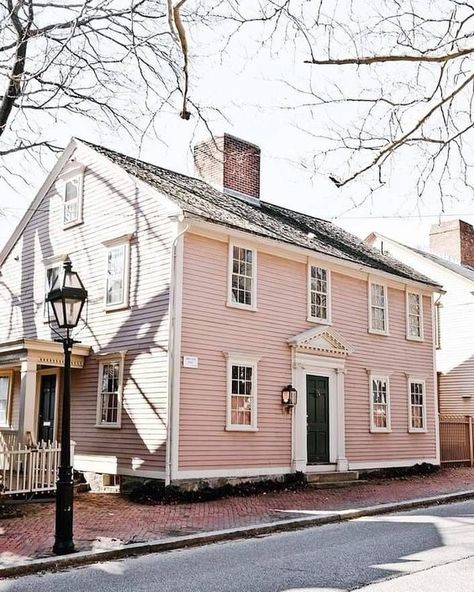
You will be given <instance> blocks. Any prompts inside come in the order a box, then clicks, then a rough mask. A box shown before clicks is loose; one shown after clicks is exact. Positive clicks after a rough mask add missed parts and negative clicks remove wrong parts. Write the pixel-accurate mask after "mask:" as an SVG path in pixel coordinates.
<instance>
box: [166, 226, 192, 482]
mask: <svg viewBox="0 0 474 592" xmlns="http://www.w3.org/2000/svg"><path fill="white" fill-rule="evenodd" d="M172 219H175V220H176V223H177V228H178V229H179V227H180V226H181V223H182V222H183V220H184V216H183V215H182V214H178V215H175V216H170V220H172ZM188 229H189V226H188V225H186V226H185V227H184V228H183V229H182V230H181V231H180V232H178V233H177V235H176V236H175V238H174V239H173V242H172V243H171V269H170V304H169V315H170V319H169V327H170V329H169V331H170V333H169V338H168V422H167V426H166V468H165V485H169V484H170V482H171V471H172V460H173V459H172V454H171V443H172V441H173V438H174V437H176V434H174V433H173V418H174V415H175V412H176V410H174V409H173V407H174V405H175V399H176V397H175V391H176V384H175V376H174V373H175V370H176V363H175V354H176V351H175V349H176V343H177V340H176V290H177V286H176V260H177V246H178V241H179V240H180V239H181V237H182V236H183V235H184V233H185V232H186V231H187V230H188ZM179 289H182V287H181V286H180V287H179ZM178 343H179V340H178Z"/></svg>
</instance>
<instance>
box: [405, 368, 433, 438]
mask: <svg viewBox="0 0 474 592" xmlns="http://www.w3.org/2000/svg"><path fill="white" fill-rule="evenodd" d="M413 383H419V384H422V385H423V427H422V428H414V427H412V424H411V420H412V408H411V385H412V384H413ZM408 432H409V433H410V434H426V433H427V432H428V428H427V426H426V380H425V379H424V378H417V377H416V376H409V377H408Z"/></svg>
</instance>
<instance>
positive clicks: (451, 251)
mask: <svg viewBox="0 0 474 592" xmlns="http://www.w3.org/2000/svg"><path fill="white" fill-rule="evenodd" d="M430 249H431V251H432V252H433V253H435V254H436V255H440V256H441V257H446V258H447V259H451V260H452V261H456V263H461V264H462V265H470V266H474V228H473V227H472V225H471V224H468V223H467V222H464V221H463V220H450V221H449V222H443V223H441V224H435V225H433V226H432V227H431V229H430Z"/></svg>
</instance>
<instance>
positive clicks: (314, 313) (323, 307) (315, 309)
mask: <svg viewBox="0 0 474 592" xmlns="http://www.w3.org/2000/svg"><path fill="white" fill-rule="evenodd" d="M310 276H311V279H310V287H309V290H310V294H309V297H310V316H311V317H312V318H314V319H318V320H324V321H326V320H327V319H328V300H327V299H328V292H329V283H328V271H327V270H326V269H323V268H321V267H316V266H314V265H312V266H311V269H310Z"/></svg>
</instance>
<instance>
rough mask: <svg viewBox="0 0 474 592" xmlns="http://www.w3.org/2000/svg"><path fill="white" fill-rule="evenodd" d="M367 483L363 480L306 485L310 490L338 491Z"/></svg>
mask: <svg viewBox="0 0 474 592" xmlns="http://www.w3.org/2000/svg"><path fill="white" fill-rule="evenodd" d="M364 483H367V481H366V480H365V479H357V480H356V481H334V482H333V483H308V485H309V487H311V489H339V488H341V487H357V485H363V484H364Z"/></svg>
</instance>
